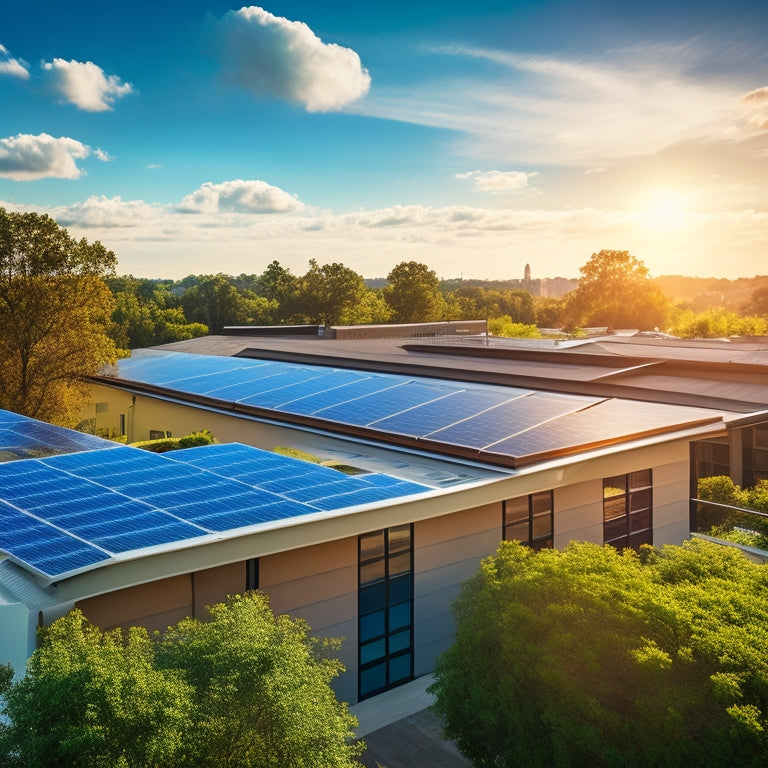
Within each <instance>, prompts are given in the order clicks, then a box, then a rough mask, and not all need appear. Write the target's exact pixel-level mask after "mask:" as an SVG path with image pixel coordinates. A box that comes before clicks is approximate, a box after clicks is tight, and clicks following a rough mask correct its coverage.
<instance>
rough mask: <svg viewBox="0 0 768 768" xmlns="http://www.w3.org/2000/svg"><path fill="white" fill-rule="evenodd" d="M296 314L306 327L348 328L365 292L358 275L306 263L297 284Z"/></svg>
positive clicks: (340, 268) (337, 266)
mask: <svg viewBox="0 0 768 768" xmlns="http://www.w3.org/2000/svg"><path fill="white" fill-rule="evenodd" d="M300 285H301V287H300V290H299V295H300V302H299V304H300V307H301V309H300V312H301V314H302V315H303V316H304V318H305V319H306V320H307V321H308V322H310V323H320V324H325V325H349V324H351V323H354V322H355V320H356V315H357V310H358V307H359V306H360V305H361V303H362V302H363V299H364V297H365V295H366V292H367V288H366V287H365V281H364V280H363V278H362V275H359V274H358V273H357V272H355V271H354V270H352V269H350V268H349V267H345V266H344V265H343V264H339V263H337V262H336V263H333V264H324V265H323V266H322V267H321V266H319V265H318V263H317V261H315V259H310V261H309V270H308V271H307V273H306V275H304V277H302V278H301V280H300Z"/></svg>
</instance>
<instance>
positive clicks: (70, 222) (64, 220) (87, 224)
mask: <svg viewBox="0 0 768 768" xmlns="http://www.w3.org/2000/svg"><path fill="white" fill-rule="evenodd" d="M162 212H163V207H162V206H159V205H154V204H150V203H145V202H144V201H143V200H123V199H122V198H121V197H119V196H118V197H111V198H110V197H105V196H104V195H99V196H92V197H89V198H88V199H87V200H85V201H84V202H78V203H75V204H74V205H68V206H62V207H59V208H53V209H52V210H51V216H52V217H53V218H54V219H56V221H57V222H58V223H59V224H60V225H61V226H63V227H71V226H78V227H84V228H87V229H92V228H104V229H113V228H116V227H135V226H140V225H141V223H142V222H146V221H147V220H148V219H150V218H156V217H157V216H158V215H161V214H162Z"/></svg>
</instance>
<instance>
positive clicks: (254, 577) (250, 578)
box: [245, 557, 259, 592]
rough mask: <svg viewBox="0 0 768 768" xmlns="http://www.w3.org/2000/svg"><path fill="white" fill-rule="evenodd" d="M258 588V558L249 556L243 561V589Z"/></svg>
mask: <svg viewBox="0 0 768 768" xmlns="http://www.w3.org/2000/svg"><path fill="white" fill-rule="evenodd" d="M258 588H259V558H258V557H250V558H248V560H246V561H245V591H246V592H249V591H250V590H252V589H258Z"/></svg>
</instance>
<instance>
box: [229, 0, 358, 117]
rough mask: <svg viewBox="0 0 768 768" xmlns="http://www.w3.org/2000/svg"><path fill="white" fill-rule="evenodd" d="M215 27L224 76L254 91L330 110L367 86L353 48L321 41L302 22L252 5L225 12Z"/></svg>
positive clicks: (313, 110) (311, 110)
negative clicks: (275, 14)
mask: <svg viewBox="0 0 768 768" xmlns="http://www.w3.org/2000/svg"><path fill="white" fill-rule="evenodd" d="M216 33H217V36H218V40H219V44H220V50H221V54H220V55H221V62H222V65H223V67H224V72H225V75H226V77H227V79H228V80H229V81H230V82H231V83H233V84H235V85H238V86H240V87H242V88H245V89H246V90H248V91H250V92H251V93H254V94H256V95H259V96H263V95H266V96H274V97H277V98H281V99H287V100H289V101H294V102H298V103H300V104H303V105H304V106H305V108H306V109H307V110H308V111H310V112H328V111H331V110H337V109H341V108H342V107H344V106H345V105H347V104H349V103H350V102H352V101H354V100H355V99H358V98H360V97H361V96H363V95H364V94H366V93H367V92H368V89H369V88H370V82H371V78H370V75H369V74H368V71H367V70H366V69H365V68H364V67H363V66H362V64H361V62H360V57H359V56H358V54H357V53H356V52H355V51H353V50H351V49H350V48H344V47H342V46H340V45H336V44H335V43H324V42H323V41H322V40H320V38H319V37H317V35H315V33H314V32H313V31H312V30H311V29H310V28H309V27H308V26H307V25H306V24H304V23H303V22H300V21H290V20H288V19H285V18H282V17H279V16H273V15H272V14H271V13H268V12H267V11H265V10H264V9H263V8H259V7H258V6H251V7H249V8H241V9H240V10H239V11H229V12H228V13H227V14H225V15H224V16H223V17H222V19H221V20H220V21H219V22H218V23H217V28H216Z"/></svg>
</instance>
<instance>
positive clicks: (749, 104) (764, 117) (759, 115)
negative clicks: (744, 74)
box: [741, 87, 768, 131]
mask: <svg viewBox="0 0 768 768" xmlns="http://www.w3.org/2000/svg"><path fill="white" fill-rule="evenodd" d="M741 103H742V105H743V107H744V110H745V113H746V114H745V117H746V120H747V125H749V126H750V127H751V128H755V129H757V130H758V131H768V87H766V88H758V89H756V90H754V91H750V92H749V93H748V94H747V95H746V96H744V97H743V98H742V100H741Z"/></svg>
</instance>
